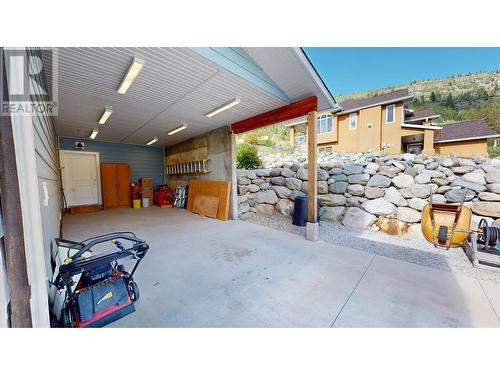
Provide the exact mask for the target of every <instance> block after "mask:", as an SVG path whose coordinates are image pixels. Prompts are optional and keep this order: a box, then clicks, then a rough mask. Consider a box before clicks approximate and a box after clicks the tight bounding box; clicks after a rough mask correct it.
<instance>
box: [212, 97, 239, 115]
mask: <svg viewBox="0 0 500 375" xmlns="http://www.w3.org/2000/svg"><path fill="white" fill-rule="evenodd" d="M239 103H240V99H238V98H235V99H233V100H231V101H230V102H227V103H226V104H223V105H221V106H220V107H218V108H215V109H214V110H213V111H211V112H209V113H207V114H206V115H205V116H207V117H213V116H215V115H218V114H219V113H221V112H224V111H227V110H228V109H229V108H232V107H234V106H235V105H237V104H239Z"/></svg>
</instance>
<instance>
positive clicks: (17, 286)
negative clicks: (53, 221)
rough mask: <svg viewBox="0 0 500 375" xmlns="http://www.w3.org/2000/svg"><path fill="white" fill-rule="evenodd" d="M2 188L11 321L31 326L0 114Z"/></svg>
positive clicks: (13, 168) (6, 129)
mask: <svg viewBox="0 0 500 375" xmlns="http://www.w3.org/2000/svg"><path fill="white" fill-rule="evenodd" d="M5 77H6V70H5V66H4V49H3V48H0V89H1V93H2V95H0V109H3V104H4V103H3V98H4V97H6V98H8V89H7V82H6V78H5ZM0 155H1V158H0V190H1V191H2V211H3V219H4V230H5V234H4V251H5V261H6V271H7V280H8V283H9V289H10V321H11V326H12V327H14V328H28V327H31V326H32V320H31V306H30V298H31V288H30V285H29V281H28V270H27V262H26V251H25V243H24V231H23V218H22V214H21V197H20V193H19V185H18V174H17V164H16V156H15V149H14V138H13V133H12V123H11V120H10V116H4V115H1V114H0Z"/></svg>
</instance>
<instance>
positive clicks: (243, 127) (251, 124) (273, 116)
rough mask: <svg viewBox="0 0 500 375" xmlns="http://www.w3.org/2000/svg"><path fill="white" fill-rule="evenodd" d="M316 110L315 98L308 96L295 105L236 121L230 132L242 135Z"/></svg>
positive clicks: (316, 100) (316, 102)
mask: <svg viewBox="0 0 500 375" xmlns="http://www.w3.org/2000/svg"><path fill="white" fill-rule="evenodd" d="M317 108H318V98H317V97H316V96H310V97H308V98H305V99H301V100H299V101H297V102H295V103H292V104H288V105H285V106H283V107H280V108H276V109H273V110H272V111H269V112H265V113H262V114H260V115H257V116H253V117H250V118H247V119H245V120H241V121H238V122H236V123H234V124H231V126H230V130H231V132H232V133H234V134H239V133H244V132H247V131H250V130H255V129H259V128H263V127H265V126H269V125H274V124H277V123H279V122H283V121H287V120H291V119H294V118H297V117H301V116H305V115H307V114H308V113H309V112H312V111H316V110H317Z"/></svg>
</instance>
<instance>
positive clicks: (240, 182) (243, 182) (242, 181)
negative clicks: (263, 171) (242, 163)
mask: <svg viewBox="0 0 500 375" xmlns="http://www.w3.org/2000/svg"><path fill="white" fill-rule="evenodd" d="M250 182H251V181H250V179H249V178H246V177H238V178H237V183H238V185H249V184H250Z"/></svg>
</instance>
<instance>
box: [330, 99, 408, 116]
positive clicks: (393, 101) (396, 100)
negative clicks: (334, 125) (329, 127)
mask: <svg viewBox="0 0 500 375" xmlns="http://www.w3.org/2000/svg"><path fill="white" fill-rule="evenodd" d="M412 98H413V97H412V96H411V95H407V96H402V97H400V98H396V99H391V100H385V101H382V102H378V103H373V104H370V105H365V106H361V107H356V108H352V109H349V110H347V111H341V112H339V115H346V114H348V113H352V112H357V111H360V110H362V109H365V108H371V107H376V106H378V105H386V104H392V103H397V102H404V101H407V100H410V99H412Z"/></svg>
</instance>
